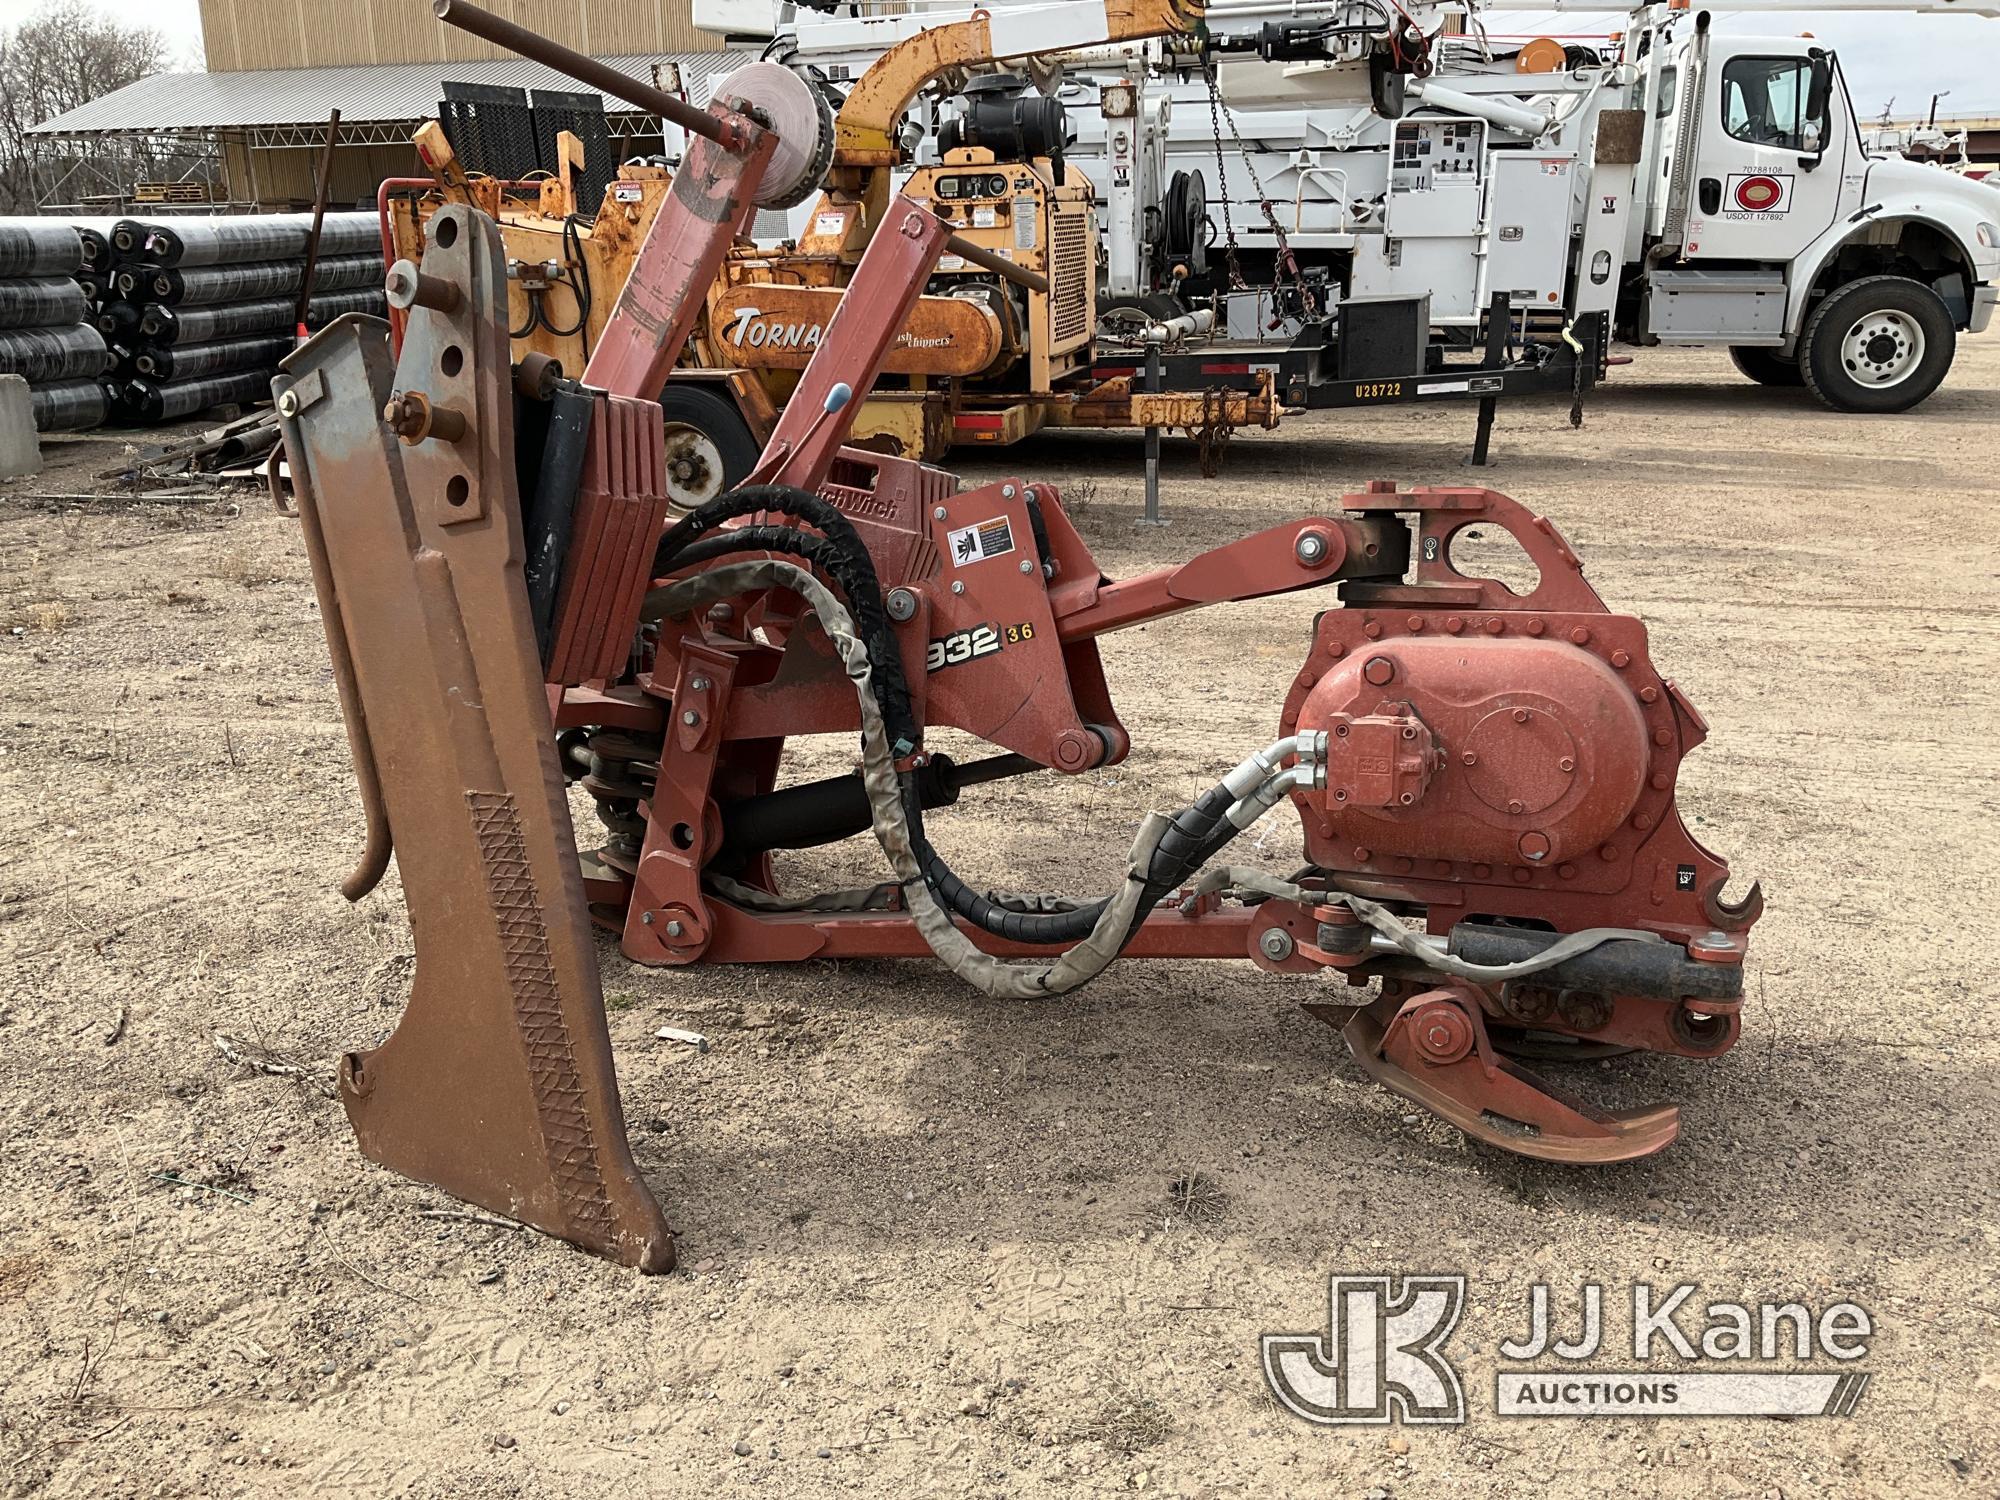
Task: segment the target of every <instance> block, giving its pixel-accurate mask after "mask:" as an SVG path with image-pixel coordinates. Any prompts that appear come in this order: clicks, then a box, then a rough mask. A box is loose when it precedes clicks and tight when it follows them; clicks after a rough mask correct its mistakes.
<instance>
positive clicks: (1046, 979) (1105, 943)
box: [656, 558, 1287, 999]
mask: <svg viewBox="0 0 2000 1500" xmlns="http://www.w3.org/2000/svg"><path fill="white" fill-rule="evenodd" d="M759 588H784V589H790V590H792V591H794V592H796V593H798V594H799V595H800V596H801V597H803V598H804V599H805V600H806V601H807V603H808V604H810V605H811V606H812V607H813V608H814V610H816V611H817V612H818V615H819V619H820V624H821V626H822V627H823V628H824V629H825V631H826V633H827V638H828V639H829V640H830V641H831V642H832V643H833V646H834V650H835V652H836V653H837V654H838V655H839V657H840V660H841V663H842V665H843V666H844V667H845V669H846V671H847V675H848V678H849V680H850V681H851V682H852V684H853V685H854V689H855V697H856V701H857V703H858V705H859V707H860V711H861V744H862V760H863V780H864V782H865V784H866V786H867V788H868V795H869V802H870V804H871V806H872V807H873V809H874V813H875V825H874V827H875V835H876V838H877V840H878V842H879V843H880V844H881V846H882V851H883V853H884V854H885V855H887V856H888V859H889V863H890V866H891V868H892V869H893V870H894V871H895V873H896V877H897V879H898V881H899V882H900V883H901V885H902V889H903V896H904V901H905V903H906V904H907V906H908V908H909V911H910V915H911V918H912V920H913V921H914V922H915V923H916V926H917V930H918V931H919V932H920V933H921V934H922V935H923V938H924V941H925V942H926V943H928V944H929V945H930V948H931V951H932V952H933V953H935V954H936V955H937V956H938V958H939V960H940V961H942V962H943V963H944V964H945V965H946V966H947V967H949V968H950V969H951V970H952V972H953V973H955V974H957V975H958V976H959V977H960V978H962V979H964V980H965V981H966V982H967V983H969V984H972V985H973V986H974V987H976V988H977V989H979V990H980V991H982V992H983V993H985V994H987V995H990V996H994V997H996V998H1002V999H1039V998H1045V997H1048V996H1051V995H1060V994H1066V993H1068V992H1069V991H1071V990H1074V989H1076V988H1078V987H1079V986H1081V985H1083V984H1087V983H1088V982H1089V981H1090V980H1091V979H1093V978H1095V977H1096V976H1097V975H1098V974H1100V973H1102V972H1103V971H1104V970H1105V969H1106V968H1107V967H1109V966H1110V964H1111V963H1112V961H1113V960H1114V959H1116V958H1117V956H1118V954H1119V952H1120V950H1121V949H1122V948H1123V947H1124V946H1125V944H1126V943H1127V942H1129V941H1130V939H1131V935H1132V933H1133V932H1135V931H1137V929H1138V926H1139V924H1140V923H1142V922H1143V921H1144V920H1145V917H1146V914H1147V913H1148V912H1149V911H1150V910H1151V909H1152V907H1153V906H1154V905H1156V904H1157V901H1158V894H1157V893H1153V894H1150V895H1149V893H1152V892H1153V882H1152V881H1151V880H1149V879H1148V878H1147V876H1146V873H1145V872H1146V871H1148V870H1150V869H1151V868H1152V867H1153V866H1154V863H1155V856H1156V855H1157V854H1158V851H1159V848H1160V846H1161V845H1162V843H1164V842H1165V839H1166V835H1167V833H1168V831H1169V829H1170V828H1171V826H1172V825H1171V824H1170V823H1169V820H1167V819H1166V818H1164V817H1162V816H1161V815H1160V814H1158V813H1154V814H1152V815H1150V816H1148V817H1147V818H1146V820H1145V821H1144V822H1143V823H1142V824H1141V825H1140V829H1139V833H1138V835H1137V837H1136V838H1135V839H1134V840H1133V845H1132V854H1131V858H1130V861H1129V866H1128V870H1127V874H1126V879H1125V884H1124V885H1123V886H1122V887H1121V888H1120V889H1119V890H1118V891H1117V892H1116V893H1115V894H1114V895H1113V896H1112V897H1110V898H1109V899H1108V901H1107V902H1106V903H1105V904H1104V906H1103V908H1102V911H1101V915H1100V916H1099V917H1098V918H1097V920H1096V922H1095V923H1094V924H1093V926H1092V927H1091V930H1090V932H1089V933H1088V935H1087V936H1086V937H1085V938H1084V939H1083V940H1082V941H1080V942H1078V943H1077V944H1076V945H1075V946H1073V947H1071V948H1069V949H1068V950H1066V951H1065V952H1063V953H1062V954H1060V955H1058V956H1057V957H1055V958H1054V959H1053V960H1052V961H1050V962H1049V963H1046V964H1042V965H1025V964H1014V963H1008V962H1004V961H1002V960H1000V959H996V958H994V957H993V956H992V955H990V954H987V953H984V952H982V951H981V950H980V949H979V948H977V947H976V946H974V944H973V943H972V941H971V940H970V939H969V938H968V937H966V935H965V934H964V933H963V932H961V931H960V930H959V928H958V926H957V925H956V924H955V923H954V922H953V921H952V918H951V916H950V914H949V913H947V912H946V911H945V910H944V909H943V908H942V907H941V906H940V905H939V904H938V902H937V899H936V897H935V896H934V895H933V894H932V892H931V889H930V886H929V883H928V881H927V880H926V879H925V878H924V874H923V871H922V869H921V868H920V867H919V866H918V863H917V860H916V857H915V854H914V853H913V851H912V849H911V847H910V842H909V829H908V820H907V815H906V810H905V806H904V799H903V796H902V793H901V788H900V786H899V783H898V778H897V775H896V770H895V757H894V756H893V755H892V754H891V753H890V748H889V745H888V736H887V733H886V730H885V729H884V726H883V719H882V715H881V711H880V708H879V705H878V703H877V700H876V696H875V685H874V683H873V682H872V680H871V679H872V677H873V664H872V662H871V660H870V658H869V653H868V648H867V646H866V644H865V643H864V642H863V641H862V640H861V639H860V636H859V632H858V630H857V628H856V622H855V620H854V617H853V616H852V615H851V614H850V613H849V612H848V610H847V608H846V606H845V605H844V604H843V603H842V602H841V601H840V600H839V599H838V598H836V597H835V595H834V594H833V591H832V590H831V589H829V588H828V587H827V585H826V584H825V583H823V582H821V581H820V580H819V579H818V578H816V577H814V576H813V575H812V574H811V573H809V572H807V571H806V570H805V569H803V568H801V567H799V566H797V565H796V564H793V563H789V562H783V561H780V560H778V559H775V558H766V559H761V560H756V561H746V562H735V563H728V564H722V565H719V566H716V567H713V568H709V569H707V570H705V571H702V572H699V573H696V574H694V575H693V576H692V577H689V578H685V579H682V580H680V581H679V582H677V583H673V584H670V585H668V586H666V587H665V588H664V589H662V590H660V591H658V597H657V600H656V602H657V606H658V609H659V612H660V614H662V615H667V614H680V613H684V612H687V611H690V610H693V609H697V608H700V607H701V606H702V605H704V604H707V603H709V602H711V601H713V600H716V599H724V598H728V597H730V596H732V595H736V594H741V593H745V592H749V591H752V590H755V589H759ZM1285 743H1287V742H1283V741H1281V742H1280V744H1281V745H1282V744H1285ZM1274 748H1276V747H1274ZM1284 774H1287V773H1284V772H1275V771H1272V770H1271V769H1270V760H1269V759H1267V757H1266V756H1264V755H1258V756H1252V757H1250V759H1249V760H1247V761H1245V762H1244V763H1243V765H1241V766H1239V767H1238V768H1237V769H1236V771H1233V772H1231V773H1230V775H1229V776H1228V777H1225V778H1224V779H1223V782H1222V783H1221V784H1220V786H1219V787H1218V788H1217V791H1218V792H1220V793H1222V794H1223V795H1224V796H1226V798H1227V801H1226V802H1225V803H1224V804H1223V807H1224V812H1225V814H1226V810H1227V808H1228V807H1230V806H1234V805H1236V804H1237V803H1239V802H1241V801H1243V800H1244V799H1245V798H1246V797H1248V796H1251V795H1252V794H1253V793H1254V792H1255V791H1256V789H1257V788H1258V787H1260V786H1261V785H1262V783H1263V780H1264V779H1268V778H1269V776H1270V775H1280V776H1282V775H1284ZM1222 822H1223V825H1224V828H1225V829H1226V832H1220V833H1218V834H1216V835H1214V836H1216V837H1222V838H1225V839H1226V838H1228V837H1233V836H1234V834H1235V833H1236V832H1237V831H1238V830H1237V829H1235V827H1234V825H1233V824H1230V823H1228V820H1227V818H1226V816H1224V817H1223V818H1222Z"/></svg>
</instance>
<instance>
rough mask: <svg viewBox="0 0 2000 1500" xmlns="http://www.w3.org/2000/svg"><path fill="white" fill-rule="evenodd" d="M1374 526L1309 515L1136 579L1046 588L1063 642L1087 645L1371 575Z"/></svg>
mask: <svg viewBox="0 0 2000 1500" xmlns="http://www.w3.org/2000/svg"><path fill="white" fill-rule="evenodd" d="M1395 524H1398V525H1400V524H1401V523H1400V522H1398V523H1395ZM1379 526H1380V523H1378V522H1373V521H1362V520H1356V519H1354V518H1352V517H1341V518H1333V517H1328V516H1309V517H1307V518H1306V519H1304V520H1301V521H1287V522H1286V523H1285V524H1284V525H1282V526H1273V527H1272V528H1270V530H1268V531H1260V532H1257V533H1255V534H1254V535H1252V536H1246V537H1242V538H1239V539H1238V540H1236V541H1233V542H1230V543H1228V544H1227V545H1225V546H1221V547H1216V548H1213V549H1212V550H1210V551H1207V552H1203V553H1199V554H1197V555H1196V556H1194V557H1191V558H1189V559H1188V560H1187V561H1186V562H1184V563H1180V564H1178V565H1176V566H1174V567H1169V568H1159V569H1156V570H1155V571H1153V572H1151V573H1141V574H1140V575H1139V576H1138V577H1136V578H1126V579H1121V580H1119V581H1118V582H1115V583H1109V582H1100V583H1099V584H1097V585H1096V586H1095V587H1094V588H1089V589H1075V588H1074V587H1065V586H1063V585H1061V584H1058V586H1057V587H1056V588H1054V589H1052V590H1051V591H1050V593H1051V601H1050V602H1051V603H1052V604H1053V606H1054V609H1055V616H1056V626H1057V629H1058V630H1059V631H1060V633H1061V635H1062V638H1063V640H1065V641H1081V640H1089V639H1091V638H1092V637H1094V636H1100V635H1108V634H1110V633H1111V632H1112V631H1114V630H1125V629H1128V628H1130V627H1131V626H1133V625H1141V624H1144V623H1145V622H1147V621H1149V620H1157V619H1159V618H1161V617H1162V616H1164V615H1173V614H1179V613H1180V612H1181V611H1183V610H1189V609H1199V608H1201V607H1202V606H1203V605H1207V604H1227V603H1231V602H1234V601H1236V600H1240V599H1261V598H1264V597H1266V596H1267V595H1270V594H1288V593H1291V592H1293V591H1294V590H1297V589H1308V588H1316V587H1318V586H1320V585H1322V584H1328V583H1337V582H1339V581H1340V580H1341V579H1343V578H1351V577H1354V576H1355V575H1356V574H1357V573H1364V574H1365V573H1368V572H1371V571H1373V570H1372V566H1371V560H1372V559H1373V558H1375V557H1376V556H1378V555H1379V554H1380V552H1381V550H1382V547H1383V543H1384V537H1383V535H1382V534H1381V532H1380V530H1379Z"/></svg>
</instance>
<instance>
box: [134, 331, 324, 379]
mask: <svg viewBox="0 0 2000 1500" xmlns="http://www.w3.org/2000/svg"><path fill="white" fill-rule="evenodd" d="M292 347H293V339H292V337H291V335H289V334H275V335H269V336H259V335H256V334H252V335H250V336H248V337H244V338H233V339H213V340H211V341H210V342H208V343H206V344H141V345H140V346H139V347H138V348H137V349H135V350H133V351H132V371H131V373H132V374H134V375H142V376H144V377H145V378H147V379H148V380H157V381H168V380H194V379H196V378H198V377H200V376H204V375H227V374H230V373H232V372H234V371H237V370H274V369H276V368H277V365H278V361H279V360H281V359H283V358H284V357H285V356H286V355H287V354H289V353H291V352H292Z"/></svg>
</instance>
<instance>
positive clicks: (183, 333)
mask: <svg viewBox="0 0 2000 1500" xmlns="http://www.w3.org/2000/svg"><path fill="white" fill-rule="evenodd" d="M388 311H389V304H388V300H387V299H386V298H385V297H384V296H383V295H382V291H381V288H380V287H361V288H357V289H355V290H353V291H346V292H329V293H328V294H327V295H325V296H323V297H314V298H313V299H312V301H311V302H310V303H309V304H307V307H306V327H307V328H309V329H312V328H320V327H323V326H324V325H326V324H328V323H331V322H332V321H333V320H334V319H335V318H337V317H339V316H340V315H341V314H343V313H351V312H358V313H372V314H373V315H374V316H376V317H378V318H380V317H386V316H388ZM297 313H298V309H297V307H296V306H295V305H294V304H293V303H292V301H291V300H290V299H289V298H285V297H271V298H264V299H260V300H258V301H255V302H224V303H219V304H216V305H214V306H210V307H189V308H175V307H168V306H165V305H164V304H162V303H158V302H149V303H147V304H146V306H145V308H144V309H143V310H142V311H141V312H140V313H139V317H138V329H139V336H140V338H141V339H143V340H144V341H145V342H146V343H149V344H163V345H165V344H205V343H208V342H210V341H212V340H215V339H224V338H233V337H236V336H238V335H241V334H251V333H270V332H272V331H274V330H278V329H288V328H290V327H292V321H293V319H294V318H295V317H296V316H297Z"/></svg>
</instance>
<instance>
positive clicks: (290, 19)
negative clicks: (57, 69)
mask: <svg viewBox="0 0 2000 1500" xmlns="http://www.w3.org/2000/svg"><path fill="white" fill-rule="evenodd" d="M201 10H202V32H203V39H204V43H205V45H206V48H207V55H208V58H209V60H210V63H211V64H212V65H213V66H214V71H211V72H206V73H161V74H156V75H154V76H153V77H151V78H146V79H142V80H140V81H139V82H138V83H134V84H131V85H129V86H128V87H126V88H122V89H119V90H118V91H117V92H116V93H112V94H107V95H105V96H103V97H102V98H99V99H93V100H92V101H91V102H90V103H88V104H85V105H83V106H82V107H81V108H78V109H73V110H71V111H69V112H68V113H67V114H63V115H59V116H57V117H56V118H54V119H52V120H45V121H43V122H41V123H40V124H38V125H36V126H34V127H33V129H32V130H31V131H30V134H31V135H32V136H33V137H34V138H35V139H36V141H37V142H39V143H42V144H43V145H45V146H46V147H49V148H51V149H52V150H53V151H54V152H55V153H56V156H57V159H58V160H59V161H60V163H61V166H60V167H59V169H58V170H56V171H55V172H53V173H52V174H51V178H50V180H49V181H47V182H45V183H44V184H43V185H42V193H41V195H42V197H43V199H44V201H45V202H48V203H69V204H83V203H98V204H103V203H106V202H107V201H108V200H110V199H112V198H123V199H125V200H127V201H132V199H133V195H132V193H131V191H130V189H131V186H132V185H131V184H130V183H129V182H127V181H125V180H124V179H123V177H121V175H120V171H121V167H120V164H121V163H123V162H125V161H129V160H138V159H146V160H152V161H161V160H171V161H173V162H176V163H178V164H179V165H177V167H176V168H175V169H174V170H175V172H176V173H177V174H178V175H181V176H184V177H186V178H187V179H189V187H190V191H189V192H188V193H186V194H185V195H184V196H186V197H187V198H190V199H196V200H198V201H200V202H202V203H204V204H212V203H215V202H228V203H231V204H234V205H243V206H248V205H257V206H260V207H265V208H281V207H284V206H287V205H292V204H299V203H302V202H304V201H306V200H309V199H310V197H311V195H312V191H313V171H314V165H315V161H316V155H317V152H318V150H319V147H320V144H321V142H322V140H323V138H324V136H325V134H326V124H327V115H328V112H329V111H330V110H333V109H338V110H339V111H340V114H341V146H340V149H339V151H338V152H337V153H336V156H335V160H334V170H333V181H332V190H331V196H332V199H333V201H334V202H336V203H344V202H353V201H361V200H365V199H368V198H370V197H372V195H373V193H374V191H375V185H376V184H377V183H378V182H380V181H381V180H382V179H383V178H385V177H401V176H408V175H410V174H411V173H413V172H417V171H419V170H420V168H419V165H418V163H417V159H416V153H415V151H414V149H413V148H412V147H411V145H410V135H411V132H412V131H413V130H415V128H416V127H417V126H418V125H419V124H420V123H422V122H423V121H424V120H426V119H430V118H433V117H435V116H436V115H437V113H438V101H439V99H440V98H441V97H442V95H443V92H444V85H445V84H446V83H447V82H450V83H465V84H480V85H489V86H497V87H502V88H516V89H528V90H534V89H543V90H561V91H567V92H571V93H577V92H583V93H593V94H594V93H595V91H594V90H585V89H582V88H581V86H580V85H578V84H577V83H576V82H575V81H574V80H573V79H570V78H567V77H565V76H563V75H561V74H558V73H555V72H552V71H551V70H549V69H548V68H545V67H542V66H541V65H540V64H538V63H531V62H528V61H526V60H524V59H521V58H516V57H512V56H509V55H505V54H499V53H496V51H495V49H494V48H492V47H491V46H489V45H487V44H486V43H484V42H481V41H479V40H478V39H477V38H475V37H472V36H469V35H468V34H466V33H464V32H462V31H458V30H455V29H453V28H450V27H446V26H444V25H443V24H442V23H440V22H438V21H436V20H435V19H433V18H432V16H431V14H430V10H429V7H428V5H427V4H425V3H424V0H352V3H343V4H339V5H333V4H328V3H326V0H203V3H202V7H201ZM688 12H689V0H553V3H547V4H538V5H536V6H535V7H534V17H533V24H534V25H535V26H536V27H537V29H539V30H542V31H544V32H546V33H547V34H549V35H552V36H555V37H557V38H559V39H560V40H563V41H564V42H566V43H568V44H569V45H571V46H574V47H577V48H578V49H579V50H587V51H590V52H591V53H592V55H593V56H597V57H600V58H602V59H603V60H604V61H606V62H608V63H610V64H611V65H612V66H613V67H616V68H618V69H619V70H620V71H621V72H625V73H629V74H631V75H632V76H634V77H636V78H640V79H644V80H647V81H650V82H654V83H657V84H659V85H660V86H662V87H665V88H667V89H668V90H669V91H670V92H675V91H678V92H682V93H684V94H685V95H686V96H687V97H689V98H691V99H693V100H696V101H698V102H700V101H706V99H707V98H708V95H709V89H710V85H711V83H712V81H713V79H714V78H715V77H716V76H719V75H720V74H721V73H723V72H726V71H728V69H729V68H730V67H732V66H734V65H735V64H736V63H737V62H738V61H740V57H739V56H736V55H731V54H726V53H724V52H722V51H721V50H720V46H721V43H720V41H719V40H718V39H716V38H714V37H712V36H709V35H707V34H706V33H703V32H699V31H696V30H695V29H694V27H693V24H692V22H691V20H690V18H689V14H688ZM604 107H605V123H606V126H607V129H608V133H609V135H610V138H611V145H612V147H613V149H614V150H616V151H617V152H618V153H619V155H620V157H621V158H623V157H629V156H633V155H642V154H650V153H653V152H658V151H660V150H662V149H667V150H670V151H677V149H678V145H679V142H678V140H677V139H672V140H663V137H662V126H661V122H660V120H659V119H658V118H657V117H656V116H653V115H650V114H647V113H645V112H643V111H640V110H636V109H634V108H632V107H631V106H630V105H628V104H626V103H625V102H624V101H622V100H616V99H605V100H604ZM676 135H677V133H676ZM120 143H123V144H125V145H127V146H129V147H131V148H133V149H132V150H128V151H123V152H121V151H118V150H115V149H113V150H107V149H106V148H107V147H115V146H116V145H118V144H120ZM64 148H67V149H64ZM197 182H199V183H200V184H202V187H201V189H200V190H199V191H195V190H193V189H194V184H195V183H197ZM157 186H161V185H158V184H156V187H157ZM174 196H182V195H174ZM139 197H140V199H141V200H143V198H144V197H145V195H144V194H141V195H139Z"/></svg>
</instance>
